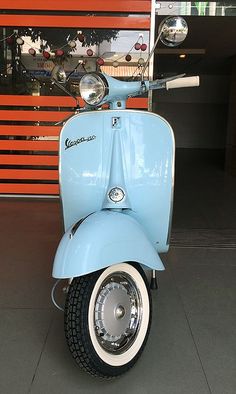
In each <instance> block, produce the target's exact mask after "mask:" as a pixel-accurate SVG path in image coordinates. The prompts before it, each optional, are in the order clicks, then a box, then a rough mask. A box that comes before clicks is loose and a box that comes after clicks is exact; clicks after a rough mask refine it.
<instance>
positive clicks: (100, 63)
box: [97, 57, 104, 66]
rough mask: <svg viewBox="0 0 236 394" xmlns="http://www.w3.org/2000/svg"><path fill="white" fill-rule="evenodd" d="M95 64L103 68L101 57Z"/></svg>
mask: <svg viewBox="0 0 236 394" xmlns="http://www.w3.org/2000/svg"><path fill="white" fill-rule="evenodd" d="M97 64H98V65H99V66H103V64H104V60H103V59H102V58H101V57H99V58H98V59H97Z"/></svg>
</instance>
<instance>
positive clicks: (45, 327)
mask: <svg viewBox="0 0 236 394" xmlns="http://www.w3.org/2000/svg"><path fill="white" fill-rule="evenodd" d="M50 322H51V313H49V312H48V311H42V310H25V309H18V310H17V309H14V310H0V338H1V339H0V366H1V367H0V393H2V394H13V393H17V394H26V393H28V390H29V387H30V384H31V381H32V379H33V376H34V373H35V370H36V367H37V363H38V361H39V358H40V354H41V352H42V349H43V346H44V343H45V339H46V336H47V333H48V331H49V327H50Z"/></svg>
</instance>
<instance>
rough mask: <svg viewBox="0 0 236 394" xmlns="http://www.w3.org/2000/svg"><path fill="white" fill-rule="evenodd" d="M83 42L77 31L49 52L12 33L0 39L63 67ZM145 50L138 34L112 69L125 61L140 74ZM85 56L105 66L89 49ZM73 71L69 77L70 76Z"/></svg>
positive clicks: (83, 37)
mask: <svg viewBox="0 0 236 394" xmlns="http://www.w3.org/2000/svg"><path fill="white" fill-rule="evenodd" d="M85 40H86V39H85V36H84V34H83V33H82V32H81V31H78V32H77V34H76V36H75V37H73V38H71V39H70V40H69V41H68V42H67V43H66V44H65V45H62V46H61V47H59V48H50V50H47V47H45V46H44V45H43V44H42V43H41V45H40V47H39V48H37V47H33V46H32V43H31V44H29V43H27V42H25V41H24V39H23V38H22V37H21V36H19V35H17V33H16V32H14V33H12V34H11V35H9V36H7V37H4V38H3V39H1V40H0V42H2V41H5V42H6V43H7V45H8V46H9V47H11V46H12V45H13V44H14V43H16V44H17V45H18V46H19V47H22V46H23V45H27V46H29V49H28V53H29V54H30V55H31V56H32V57H35V56H36V54H37V53H41V55H42V57H43V58H44V59H45V60H49V59H50V60H52V61H53V63H54V64H56V65H57V64H58V65H60V66H62V67H63V61H64V60H65V59H66V57H67V56H68V54H69V53H70V51H74V50H75V49H76V47H77V45H78V42H80V43H81V44H82V46H84V43H85ZM146 50H147V44H146V43H144V42H143V35H142V34H140V35H139V37H138V39H137V40H136V41H135V43H134V45H133V46H132V47H131V48H130V50H129V51H128V53H126V54H123V55H122V56H120V57H119V58H116V59H115V60H114V61H113V63H112V66H113V67H114V68H118V67H119V65H120V62H119V61H122V62H124V61H126V62H127V63H129V62H132V65H133V64H134V63H136V65H137V69H136V71H137V72H139V73H141V71H140V70H141V69H142V68H143V66H144V64H145V59H144V58H143V56H142V53H143V52H145V51H146ZM134 51H137V52H138V51H139V54H140V57H139V59H136V58H137V56H135V55H133V53H134ZM86 55H87V56H88V57H94V58H95V59H96V60H95V61H96V64H97V67H98V68H99V67H101V66H103V65H104V64H105V60H104V59H103V58H102V57H101V56H99V55H98V54H97V53H96V52H95V51H94V50H93V49H91V48H88V49H87V50H86ZM70 56H71V55H70ZM134 59H135V60H134ZM15 61H17V59H16V58H15ZM79 65H82V63H81V61H80V62H79V63H78V65H77V66H76V68H75V70H76V69H77V68H78V66H79ZM84 65H85V62H84V61H83V69H84V71H86V69H85V67H84ZM75 70H73V71H72V72H71V73H70V74H69V75H71V74H72V73H73V72H74V71H75ZM136 71H135V73H136ZM22 72H23V73H27V70H26V69H23V71H22ZM137 75H138V74H137ZM6 76H7V75H6ZM33 80H34V81H36V80H37V79H35V78H33ZM38 82H39V83H40V81H39V80H38ZM40 86H41V85H40Z"/></svg>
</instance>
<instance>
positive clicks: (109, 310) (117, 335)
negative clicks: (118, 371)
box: [94, 272, 143, 354]
mask: <svg viewBox="0 0 236 394" xmlns="http://www.w3.org/2000/svg"><path fill="white" fill-rule="evenodd" d="M142 308H143V305H142V298H141V295H140V292H139V289H138V287H137V285H136V283H135V282H134V280H133V279H132V277H131V276H130V275H129V274H127V273H126V272H115V273H113V274H112V275H109V276H108V277H106V278H105V279H104V281H103V282H102V283H101V286H100V289H99V291H98V293H97V296H96V300H95V309H94V327H95V333H96V338H97V341H98V343H99V344H100V346H101V347H102V348H103V349H104V350H105V351H106V352H108V353H111V354H114V353H115V354H122V353H124V352H126V351H127V350H128V349H129V348H130V347H131V346H132V344H133V343H134V341H135V339H136V337H137V335H138V331H139V327H140V324H141V321H142Z"/></svg>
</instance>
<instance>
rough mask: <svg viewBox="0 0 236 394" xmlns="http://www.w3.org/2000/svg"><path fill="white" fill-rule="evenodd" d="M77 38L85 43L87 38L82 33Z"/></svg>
mask: <svg viewBox="0 0 236 394" xmlns="http://www.w3.org/2000/svg"><path fill="white" fill-rule="evenodd" d="M77 37H78V40H79V42H84V41H85V37H84V35H83V34H82V33H79V34H78V36H77Z"/></svg>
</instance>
